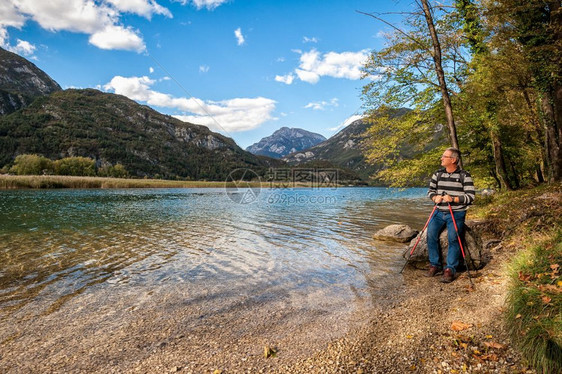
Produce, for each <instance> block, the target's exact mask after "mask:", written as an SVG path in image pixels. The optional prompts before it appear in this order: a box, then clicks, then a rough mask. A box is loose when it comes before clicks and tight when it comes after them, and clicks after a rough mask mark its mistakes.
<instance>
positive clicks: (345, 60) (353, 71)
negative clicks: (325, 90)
mask: <svg viewBox="0 0 562 374" xmlns="http://www.w3.org/2000/svg"><path fill="white" fill-rule="evenodd" d="M295 52H297V53H300V55H301V57H300V64H299V67H298V68H296V69H295V71H294V73H295V74H296V76H297V77H298V78H299V79H300V80H301V81H304V82H308V83H311V84H315V83H317V82H318V81H319V80H320V78H321V77H324V76H326V77H333V78H344V79H352V80H356V79H360V78H361V75H362V73H361V67H362V66H363V65H364V64H365V62H366V61H367V58H368V57H369V52H368V51H367V50H362V51H359V52H342V53H337V52H328V53H324V54H321V53H320V52H318V51H317V50H316V49H312V50H310V51H309V52H302V51H299V50H295ZM276 80H277V79H276ZM278 81H280V80H278ZM280 82H281V81H280ZM284 83H285V82H284Z"/></svg>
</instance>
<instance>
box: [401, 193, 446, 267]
mask: <svg viewBox="0 0 562 374" xmlns="http://www.w3.org/2000/svg"><path fill="white" fill-rule="evenodd" d="M435 209H437V204H435V205H434V206H433V210H432V211H431V214H430V215H429V218H428V219H427V222H426V223H425V226H424V227H423V229H422V231H420V234H419V235H418V240H416V244H414V248H412V250H411V251H410V255H409V256H408V258H407V259H406V263H405V264H404V266H402V270H400V274H402V272H403V271H404V269H405V268H406V265H408V262H409V261H410V258H411V257H412V253H414V251H415V250H416V247H417V246H418V243H419V242H420V239H421V237H422V234H423V232H424V231H425V229H426V228H427V225H429V221H431V218H433V213H435Z"/></svg>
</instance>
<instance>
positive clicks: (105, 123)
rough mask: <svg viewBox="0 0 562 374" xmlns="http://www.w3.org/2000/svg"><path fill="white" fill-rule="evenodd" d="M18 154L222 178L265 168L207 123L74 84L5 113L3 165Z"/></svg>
mask: <svg viewBox="0 0 562 374" xmlns="http://www.w3.org/2000/svg"><path fill="white" fill-rule="evenodd" d="M18 154H40V155H43V156H45V157H48V158H51V159H59V158H63V157H70V156H83V157H90V158H92V159H95V160H96V162H97V164H98V166H103V165H108V164H110V165H115V164H116V163H121V164H123V165H124V166H125V169H126V170H127V171H128V172H129V173H130V174H131V175H133V176H141V177H142V176H147V177H156V178H158V177H163V178H168V179H170V178H177V177H180V178H188V179H208V180H225V178H226V177H227V176H228V174H229V173H230V172H231V171H232V170H234V169H236V168H250V169H253V170H254V171H256V172H257V173H258V174H261V175H263V174H265V172H266V171H267V168H268V167H269V166H271V165H272V164H273V163H279V161H276V160H272V159H267V158H263V157H262V158H259V157H257V156H255V155H253V154H251V153H249V152H245V151H244V150H242V149H241V148H240V147H238V145H236V143H235V142H234V141H233V140H232V139H230V138H227V137H225V136H223V135H220V134H217V133H214V132H212V131H211V130H209V129H208V128H207V127H205V126H199V125H194V124H190V123H186V122H182V121H180V120H178V119H176V118H173V117H171V116H167V115H164V114H161V113H159V112H157V111H155V110H153V109H151V108H149V107H147V106H144V105H140V104H138V103H136V102H135V101H133V100H130V99H128V98H126V97H124V96H121V95H115V94H110V93H103V92H101V91H98V90H94V89H82V90H77V89H69V90H64V91H58V92H55V93H53V94H51V95H48V96H42V97H39V98H37V99H36V100H35V101H34V102H33V103H32V104H31V105H29V106H28V107H26V108H23V109H21V110H19V111H16V112H14V113H12V114H10V115H7V116H3V117H0V166H1V165H5V164H8V163H10V162H12V160H13V159H14V158H15V156H16V155H18Z"/></svg>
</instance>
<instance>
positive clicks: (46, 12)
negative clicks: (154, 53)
mask: <svg viewBox="0 0 562 374" xmlns="http://www.w3.org/2000/svg"><path fill="white" fill-rule="evenodd" d="M122 13H133V14H136V15H139V16H142V17H146V18H148V19H150V18H151V16H152V15H154V14H158V15H164V16H166V17H172V14H171V13H170V11H169V10H168V9H166V8H164V7H162V6H161V5H159V4H158V3H157V2H156V0H106V1H104V2H98V1H96V2H94V1H91V0H49V1H37V0H7V1H3V2H2V5H0V43H1V44H2V46H7V45H8V34H7V29H8V27H16V28H21V27H23V25H24V24H25V22H27V21H28V20H33V21H35V22H37V23H38V24H39V26H41V27H42V28H43V29H45V30H49V31H52V32H57V31H63V30H64V31H70V32H77V33H84V34H88V35H90V38H89V41H90V43H92V44H93V45H95V46H96V47H99V48H103V49H124V50H134V51H137V52H142V51H144V50H145V45H144V42H143V40H142V37H141V36H140V33H139V32H138V31H136V30H133V29H132V28H131V27H127V26H125V25H122V24H121V23H120V17H121V15H122ZM110 33H115V35H114V37H113V36H111V37H110ZM112 38H113V39H114V40H111V39H112Z"/></svg>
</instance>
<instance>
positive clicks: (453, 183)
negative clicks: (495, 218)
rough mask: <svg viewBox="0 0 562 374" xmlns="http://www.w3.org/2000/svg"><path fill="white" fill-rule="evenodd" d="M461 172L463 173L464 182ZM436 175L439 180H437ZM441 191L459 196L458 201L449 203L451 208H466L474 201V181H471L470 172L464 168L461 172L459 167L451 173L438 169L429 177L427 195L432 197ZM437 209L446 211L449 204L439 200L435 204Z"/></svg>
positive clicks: (441, 192)
mask: <svg viewBox="0 0 562 374" xmlns="http://www.w3.org/2000/svg"><path fill="white" fill-rule="evenodd" d="M461 173H462V174H464V183H463V177H462V175H461ZM438 177H439V180H437V178H438ZM443 192H444V193H445V194H446V195H450V196H452V197H453V198H454V197H456V196H458V197H459V202H458V203H455V202H452V203H451V208H453V210H456V211H460V210H467V209H468V206H469V205H470V204H472V203H473V202H474V196H475V191H474V182H473V181H472V177H471V176H470V173H469V172H468V171H466V170H463V171H462V172H461V170H460V169H459V168H457V170H455V171H454V172H452V173H447V171H446V170H445V169H444V168H443V169H440V170H438V171H437V172H436V173H434V174H433V176H432V177H431V181H430V182H429V190H428V191H427V196H428V197H429V198H430V199H433V197H434V196H436V195H441V194H443ZM437 209H439V210H442V211H448V210H449V205H448V204H447V203H445V202H441V203H439V204H438V205H437Z"/></svg>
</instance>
